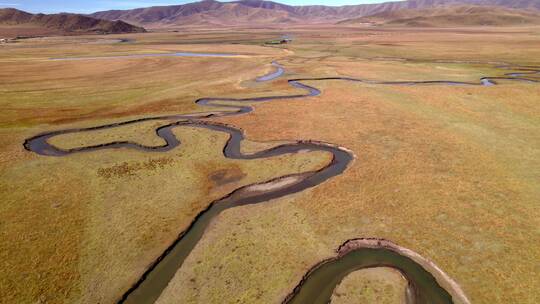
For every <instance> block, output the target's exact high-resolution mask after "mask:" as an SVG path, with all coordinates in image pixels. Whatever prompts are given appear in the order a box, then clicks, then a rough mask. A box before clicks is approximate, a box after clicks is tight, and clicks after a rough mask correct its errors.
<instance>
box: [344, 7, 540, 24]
mask: <svg viewBox="0 0 540 304" xmlns="http://www.w3.org/2000/svg"><path fill="white" fill-rule="evenodd" d="M338 23H339V24H349V25H354V24H377V25H391V26H421V27H450V26H519V25H533V24H540V14H539V13H536V12H528V11H525V10H517V9H509V8H502V7H495V6H471V5H467V6H464V5H459V6H444V7H434V8H425V9H416V10H413V9H405V10H398V11H387V12H381V13H377V14H373V15H370V16H365V17H360V18H353V19H347V20H344V21H341V22H338Z"/></svg>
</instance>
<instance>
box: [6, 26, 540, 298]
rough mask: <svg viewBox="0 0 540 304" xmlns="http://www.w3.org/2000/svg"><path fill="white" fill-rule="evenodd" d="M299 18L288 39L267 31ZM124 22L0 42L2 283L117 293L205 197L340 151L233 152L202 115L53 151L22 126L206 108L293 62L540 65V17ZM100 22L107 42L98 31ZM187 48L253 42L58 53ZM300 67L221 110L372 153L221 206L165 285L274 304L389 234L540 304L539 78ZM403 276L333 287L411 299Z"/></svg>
mask: <svg viewBox="0 0 540 304" xmlns="http://www.w3.org/2000/svg"><path fill="white" fill-rule="evenodd" d="M285 33H287V34H290V35H291V36H292V37H294V41H293V43H291V44H287V45H282V46H279V47H265V46H264V41H267V40H271V39H274V38H275V37H279V36H281V35H282V34H285ZM111 37H114V36H108V37H106V38H105V37H103V38H102V37H99V36H88V37H69V38H63V37H57V38H40V39H30V40H25V41H24V42H21V43H17V44H13V45H6V46H3V47H1V48H0V66H1V69H0V94H1V98H0V104H1V106H2V111H1V113H0V117H1V119H0V194H1V197H2V201H3V203H2V204H1V205H0V219H1V222H0V227H1V229H0V234H1V236H2V237H1V238H0V249H1V250H0V252H1V254H2V259H1V262H0V263H1V264H0V265H1V269H2V270H3V271H2V275H0V290H1V291H2V294H3V297H2V299H1V300H0V302H5V303H13V302H19V303H35V302H38V301H40V302H41V303H72V302H81V303H97V302H101V303H111V302H114V301H116V300H117V299H118V298H119V297H120V296H121V295H122V294H123V293H124V292H125V291H126V290H127V289H128V288H129V287H130V286H132V285H133V284H134V282H136V281H137V280H138V279H139V277H140V276H141V274H142V273H143V272H144V271H145V269H146V268H147V266H148V265H149V264H150V263H152V262H153V261H154V260H155V259H156V258H157V257H158V256H159V255H160V254H161V253H162V252H163V250H164V249H165V248H167V247H168V245H169V244H170V243H171V242H172V241H173V240H174V239H175V238H176V237H177V236H178V234H179V233H180V232H181V231H183V230H184V229H186V227H187V226H188V225H189V223H190V222H191V221H192V219H193V217H194V216H196V215H197V214H198V213H199V212H200V211H202V210H204V209H205V208H206V207H207V205H208V204H209V203H210V202H212V201H214V200H216V199H218V198H220V197H223V196H224V195H226V194H227V193H229V192H231V191H233V190H234V189H237V188H239V187H241V186H243V185H248V184H252V183H257V182H262V181H266V180H269V179H272V178H275V177H279V176H282V175H287V174H293V173H298V172H305V171H310V170H317V169H319V168H321V167H323V166H325V165H326V164H327V163H328V162H329V161H330V159H329V157H330V156H329V155H328V154H327V153H322V152H317V153H301V154H295V155H293V156H291V155H288V156H278V157H273V158H268V159H264V160H231V159H227V158H225V157H224V156H223V154H222V148H223V145H224V143H225V142H226V140H227V137H226V136H225V135H224V134H220V133H216V132H211V131H209V130H201V129H195V128H182V129H177V130H175V131H174V132H175V134H177V135H178V138H181V140H182V145H181V147H178V148H177V149H173V150H171V151H168V152H163V153H156V154H152V153H148V152H142V151H133V150H103V151H96V152H88V153H79V154H73V155H69V156H66V157H61V158H57V157H44V156H40V155H37V154H33V153H31V152H29V151H26V150H25V149H24V147H23V143H24V141H25V139H27V138H30V137H32V136H35V135H37V134H39V133H42V132H47V131H54V130H58V129H68V128H82V127H91V126H96V125H103V124H108V123H114V122H118V121H125V120H131V119H137V118H142V117H148V116H161V115H169V114H178V113H189V112H198V111H201V110H204V111H212V110H218V109H219V108H218V107H216V108H215V109H213V108H211V107H206V108H205V109H201V108H200V107H199V106H197V105H195V104H194V101H195V100H196V99H199V98H202V97H211V96H222V97H224V96H226V97H231V98H242V97H259V96H268V95H291V94H295V93H299V94H301V93H303V92H301V91H300V90H298V89H294V88H291V87H290V86H289V84H288V83H287V81H286V80H287V79H292V78H314V77H334V76H350V77H355V78H362V79H370V80H375V81H430V80H448V81H461V82H475V83H478V82H479V79H480V78H481V77H485V76H503V75H504V74H505V73H510V72H512V70H504V69H501V68H499V67H498V66H499V65H503V64H505V63H510V64H515V65H522V66H540V59H538V58H540V29H539V28H508V29H501V28H498V29H490V28H484V29H477V28H476V29H468V28H461V29H441V30H435V29H431V30H414V31H413V30H408V29H381V30H377V29H359V28H350V27H339V28H335V27H329V28H327V27H325V28H322V27H321V28H311V29H307V28H293V29H287V31H286V32H285V31H284V30H283V29H264V30H263V29H261V30H242V29H223V30H221V31H202V30H201V31H197V32H185V33H149V34H144V35H141V34H136V35H122V36H118V38H129V39H131V40H130V42H129V43H115V42H114V41H113V40H111ZM114 38H116V37H114ZM101 39H106V40H107V41H105V42H104V43H96V42H100V40H101ZM181 51H183V52H219V53H234V54H240V55H241V56H236V57H234V58H218V57H216V58H202V57H189V58H188V57H147V58H117V59H114V58H113V59H92V60H76V61H68V60H66V61H55V60H50V58H58V57H92V56H116V55H130V54H147V53H161V52H162V53H170V52H181ZM403 59H407V60H403ZM273 60H277V61H278V62H279V63H280V64H281V65H283V66H284V67H285V69H286V72H285V74H284V75H283V76H282V77H281V78H278V79H276V80H273V81H271V82H266V83H258V82H256V81H255V79H256V78H257V77H259V76H261V75H264V74H266V73H268V72H271V71H272V70H273V69H274V67H272V65H271V64H270V63H271V62H272V61H273ZM538 76H540V75H535V74H531V75H527V78H528V79H532V80H540V77H538ZM305 83H307V84H308V85H314V86H316V87H317V88H319V89H320V90H321V91H322V94H321V95H320V96H316V97H310V98H308V99H309V101H307V100H306V99H297V100H293V99H291V100H284V101H279V102H275V103H265V104H257V105H255V107H256V111H254V112H252V113H249V114H246V115H242V116H235V117H224V118H214V119H211V120H212V121H219V122H222V123H226V124H230V125H234V126H236V127H238V128H241V129H242V130H244V131H245V133H246V137H247V139H248V141H246V142H244V143H243V144H244V145H243V147H242V148H243V149H245V151H258V150H263V149H268V148H269V147H272V146H277V145H279V144H280V143H282V142H283V141H293V140H308V139H312V140H320V141H324V142H329V143H333V144H336V145H339V146H343V147H347V148H348V149H350V150H351V151H352V152H353V153H354V154H355V156H356V159H355V161H354V162H353V163H352V165H351V166H350V168H349V169H348V170H347V171H345V173H344V174H342V175H340V176H337V177H334V178H333V179H331V180H329V181H327V182H325V183H323V184H321V185H318V186H317V187H315V188H311V189H308V190H305V191H303V192H300V193H296V194H293V195H290V196H286V197H283V198H279V199H276V200H272V201H270V202H267V203H264V204H258V205H253V206H244V207H238V208H233V209H229V210H226V211H225V212H223V213H222V214H221V215H220V216H219V217H217V218H216V219H215V220H214V221H213V222H212V223H211V225H210V227H209V228H208V229H207V231H206V233H205V235H204V236H203V238H202V239H201V241H200V242H199V244H198V245H197V246H196V247H195V249H194V251H193V252H192V253H191V254H190V255H189V257H188V258H187V259H186V261H185V263H184V265H183V266H182V267H181V268H180V269H179V270H178V272H177V273H176V276H175V277H174V279H173V280H172V281H171V283H170V285H169V287H168V288H167V289H166V290H165V292H164V293H163V294H162V296H161V298H160V300H159V303H179V302H181V303H217V302H241V303H279V302H281V301H282V300H283V299H284V298H285V297H286V296H287V295H288V294H289V293H290V292H291V290H292V289H293V288H294V286H296V284H297V283H298V282H299V280H300V279H301V278H302V276H303V275H304V274H305V273H306V271H307V270H308V269H309V268H311V267H312V266H313V265H315V264H317V263H318V262H320V261H321V260H324V259H326V258H329V257H332V256H334V254H335V250H336V248H337V247H338V246H339V245H340V244H342V243H343V242H344V241H345V240H347V239H351V238H358V237H377V238H384V239H388V240H391V241H393V242H395V243H397V244H399V245H401V246H404V247H407V248H409V249H411V250H413V251H415V252H417V253H419V254H420V255H422V256H424V257H426V258H428V259H429V260H431V261H433V262H435V264H437V265H438V266H439V267H440V268H441V269H443V270H444V271H445V272H446V273H448V274H449V275H450V276H451V277H452V278H453V279H454V280H455V281H456V282H458V283H459V285H460V286H461V287H462V289H463V290H464V292H465V293H466V294H467V296H468V297H469V298H470V300H471V302H473V303H537V302H538V300H539V299H540V293H539V292H538V291H537V288H535V287H536V286H538V285H539V284H540V281H539V277H538V275H536V274H537V261H538V260H539V258H540V247H539V246H538V245H537V244H539V243H540V235H539V231H538V227H539V224H540V223H539V218H540V214H539V212H538V210H539V208H538V197H540V187H539V183H538V180H539V178H540V161H539V159H540V153H539V151H540V137H539V135H538V134H540V119H539V117H540V105H539V104H538V101H539V99H540V85H539V84H535V83H527V82H518V81H505V80H501V81H498V85H496V86H492V87H484V86H450V85H444V84H441V85H429V86H397V85H395V86H393V85H378V84H366V83H354V82H347V81H341V80H328V81H317V82H316V83H315V82H313V83H312V82H309V81H306V82H305ZM167 123H168V121H159V120H157V121H149V122H144V123H139V124H134V125H127V126H123V127H120V128H115V129H107V130H98V131H93V132H88V133H84V134H82V135H81V134H78V135H75V134H65V135H61V136H58V137H55V138H53V139H52V140H51V143H54V144H55V145H56V146H58V147H62V148H65V149H69V148H76V147H82V146H89V145H99V144H103V143H108V142H111V141H123V140H129V141H136V142H138V143H141V144H144V145H160V144H162V141H161V139H160V138H159V137H157V136H156V135H155V129H156V127H159V126H160V125H165V124H167ZM384 278H386V283H381V281H384ZM373 282H375V283H373ZM359 284H360V285H362V286H367V287H363V288H359V287H355V286H357V285H359ZM385 284H386V285H385ZM388 286H389V287H388ZM355 288H357V289H355ZM403 288H404V287H403V283H402V282H401V281H400V277H399V276H396V273H394V272H392V271H387V270H384V269H383V270H382V271H380V270H377V271H371V272H366V271H358V272H355V273H353V274H351V276H350V277H348V278H347V279H346V280H344V281H343V284H342V285H340V286H339V288H338V289H336V294H335V295H334V299H335V301H336V303H352V302H353V301H355V299H373V297H375V296H374V292H375V291H377V292H378V291H380V290H381V289H382V290H387V291H388V293H386V296H387V297H383V298H384V299H383V298H377V297H375V299H379V300H381V301H383V300H384V301H393V302H395V301H396V300H395V299H399V300H402V298H400V297H398V296H396V293H397V291H399V290H402V289H403ZM355 292H356V293H355ZM359 292H360V293H359ZM362 292H364V293H362Z"/></svg>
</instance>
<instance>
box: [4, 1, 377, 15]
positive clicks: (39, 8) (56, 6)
mask: <svg viewBox="0 0 540 304" xmlns="http://www.w3.org/2000/svg"><path fill="white" fill-rule="evenodd" d="M188 2H195V1H193V0H191V1H190V0H156V1H152V0H94V1H91V0H79V1H77V0H75V1H66V0H0V8H1V7H14V8H17V9H20V10H24V11H28V12H32V13H57V12H70V13H91V12H95V11H102V10H110V9H130V8H137V7H147V6H155V5H174V4H184V3H188ZM276 2H280V3H286V4H291V5H311V4H324V5H346V4H361V3H378V2H385V0H335V1H325V0H276Z"/></svg>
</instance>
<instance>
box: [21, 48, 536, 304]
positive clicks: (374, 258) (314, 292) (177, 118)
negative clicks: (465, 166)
mask: <svg viewBox="0 0 540 304" xmlns="http://www.w3.org/2000/svg"><path fill="white" fill-rule="evenodd" d="M177 54H196V56H207V55H208V54H200V53H176V54H168V55H167V54H147V55H133V56H135V57H141V56H142V57H147V56H183V55H177ZM133 56H124V57H130V58H132V57H133ZM212 56H230V55H229V54H212ZM93 58H99V59H102V58H113V57H93ZM79 59H81V60H82V59H92V58H69V60H79ZM66 60H68V59H67V58H66ZM272 65H273V66H274V67H276V71H274V72H272V73H270V74H267V75H264V76H261V77H259V78H257V79H256V81H269V80H273V79H276V78H278V77H280V76H281V75H283V73H284V69H283V67H282V66H280V65H279V64H278V63H276V62H273V63H272ZM513 70H518V69H517V68H514V69H513ZM527 71H531V70H527ZM535 71H536V72H539V71H540V70H535ZM510 74H511V73H509V74H506V75H507V76H508V75H510ZM493 79H506V80H518V81H521V80H523V81H531V82H537V81H536V80H531V79H522V78H515V77H511V76H510V77H484V78H482V79H481V80H480V82H479V83H469V82H455V81H444V80H440V81H439V80H436V81H372V80H363V79H356V78H350V77H322V78H301V79H290V80H288V83H289V84H290V85H291V86H292V87H294V88H297V89H301V90H303V91H305V93H303V94H293V95H284V96H265V97H256V98H201V99H198V100H196V101H195V102H196V103H197V104H198V105H200V106H212V107H219V108H221V109H222V110H219V111H213V112H198V113H189V114H178V115H166V116H155V117H146V118H142V119H136V120H130V121H123V122H118V123H113V124H108V125H102V126H97V127H91V128H75V129H64V130H58V131H53V132H48V133H43V134H39V135H37V136H34V137H32V138H29V139H27V140H26V141H25V142H24V147H25V149H27V150H29V151H32V152H35V153H37V154H40V155H44V156H53V157H63V156H67V155H70V154H73V153H82V152H90V151H98V150H103V149H137V150H142V151H146V152H149V153H155V152H164V151H168V150H171V149H174V148H176V147H178V146H179V145H180V144H181V142H180V140H179V139H178V138H176V136H175V135H174V133H173V129H174V128H179V127H196V128H205V129H210V130H212V131H215V132H221V133H226V134H228V135H229V139H228V141H227V143H226V145H225V147H224V148H223V154H224V156H225V157H227V158H231V159H264V158H268V157H272V156H278V155H284V154H294V153H298V152H299V151H325V152H328V153H331V154H332V155H333V158H332V161H331V162H330V163H329V164H327V165H326V166H325V167H323V168H321V169H319V170H317V171H311V172H302V173H297V174H293V175H289V176H284V177H280V178H277V179H274V180H270V181H267V182H265V184H267V185H274V186H275V185H277V186H275V187H270V188H269V190H266V191H255V190H253V189H254V188H255V187H254V185H248V186H244V187H242V188H239V189H236V190H234V191H233V192H231V193H230V194H228V195H227V196H225V197H223V198H221V199H219V200H216V201H214V202H212V203H210V205H209V206H208V208H207V209H205V210H203V211H202V212H200V213H199V214H198V216H197V217H196V218H194V219H193V221H192V223H191V225H190V226H189V228H188V229H186V230H185V231H183V232H181V233H180V234H179V235H178V238H177V239H176V241H175V242H174V243H173V244H171V245H170V246H169V247H168V248H167V250H165V251H164V252H163V253H162V254H161V256H160V257H159V258H157V259H156V260H155V261H154V262H153V263H152V265H150V266H149V268H148V269H147V271H146V272H145V273H144V274H143V275H142V276H141V278H140V279H139V280H138V281H137V282H136V283H134V285H133V286H132V287H131V288H130V289H129V290H127V291H126V292H125V293H124V295H123V296H122V297H121V298H120V299H119V301H118V303H137V304H144V303H154V302H155V301H156V300H157V298H158V297H159V296H160V294H161V293H162V291H163V290H164V289H165V288H166V287H167V285H168V283H169V282H170V280H171V279H172V278H173V276H174V275H175V273H176V272H177V270H178V269H179V268H180V267H181V266H182V264H183V262H184V260H185V259H186V258H187V257H188V256H189V254H190V253H191V251H192V250H193V248H195V246H196V245H197V243H198V242H199V240H200V239H201V238H202V237H203V235H204V232H205V230H206V228H207V227H208V224H209V223H210V222H211V221H212V219H214V218H215V217H216V216H217V215H219V214H220V213H221V212H222V211H223V210H226V209H229V208H235V207H238V206H243V205H248V204H258V203H263V202H266V201H269V200H271V199H275V198H279V197H283V196H286V195H289V194H292V193H297V192H300V191H303V190H305V189H308V188H311V187H315V186H317V185H319V184H321V183H323V182H325V181H326V180H328V179H331V178H333V177H335V176H337V175H340V174H341V173H343V172H344V171H345V170H346V169H347V167H348V165H349V164H350V163H351V161H352V160H353V155H352V153H351V152H349V151H348V150H346V149H344V148H340V147H337V146H335V145H331V144H326V143H321V142H313V141H297V142H296V143H291V144H284V145H280V146H277V147H274V148H271V149H267V150H263V151H260V152H257V153H253V154H243V153H242V152H241V148H240V147H241V143H242V141H243V140H244V135H243V133H242V132H241V130H239V129H237V128H234V127H232V126H228V125H223V124H219V123H212V122H209V121H208V120H207V119H208V118H212V117H222V116H231V115H240V114H244V113H249V112H251V111H253V106H252V105H251V104H253V103H257V102H268V101H277V100H289V99H299V98H306V97H310V96H318V95H320V94H321V91H320V90H318V89H317V88H315V87H312V86H310V85H307V84H305V83H304V82H305V81H324V80H344V81H354V82H362V83H367V84H378V85H483V86H492V85H496V84H497V83H496V82H495V81H494V80H493ZM227 102H231V103H234V104H226V103H227ZM237 103H245V104H246V105H238V104H237ZM149 120H170V121H174V122H172V123H170V124H167V125H164V126H161V127H159V128H157V129H156V134H157V136H159V137H161V138H163V139H164V140H165V144H164V145H162V146H144V145H141V144H138V143H135V142H127V141H125V142H110V143H106V144H102V145H96V146H87V147H80V148H73V149H61V148H58V147H55V146H54V145H52V144H50V143H49V141H48V140H49V139H50V138H52V137H54V136H58V135H61V134H68V133H79V132H89V131H94V130H103V129H110V128H115V127H119V126H123V125H128V124H134V123H139V122H143V121H149ZM281 181H289V182H285V183H283V182H281ZM375 266H388V267H393V268H396V269H398V270H400V271H401V272H402V273H403V274H404V275H405V277H406V278H407V279H408V281H409V284H410V285H411V286H413V287H414V292H415V294H414V298H415V301H416V303H420V304H422V303H452V297H451V296H450V295H449V293H448V292H447V291H446V290H444V289H443V288H442V287H441V286H440V285H439V283H438V282H437V280H436V279H435V278H434V277H433V276H432V275H431V274H430V273H429V272H428V271H427V270H425V269H424V268H423V267H422V266H421V265H419V264H417V263H416V262H414V261H413V260H411V259H409V258H407V257H405V256H401V255H399V254H398V253H396V252H394V251H392V250H388V249H385V248H377V249H366V248H363V249H358V250H354V251H352V252H350V253H348V254H346V255H344V256H340V257H339V258H336V259H333V260H332V261H330V262H327V263H323V264H322V265H319V266H318V267H316V268H315V269H314V270H313V271H312V272H310V273H308V276H307V278H306V280H305V281H303V282H302V283H301V284H300V285H299V286H297V288H296V289H295V291H294V294H293V295H294V296H293V297H291V298H289V299H287V300H286V301H287V303H328V301H329V300H330V297H331V294H332V291H333V290H334V288H335V287H336V285H337V284H338V283H339V282H340V281H341V280H342V279H343V277H344V276H346V275H347V274H348V273H350V272H352V271H354V270H358V269H362V268H369V267H375ZM269 275H270V274H269Z"/></svg>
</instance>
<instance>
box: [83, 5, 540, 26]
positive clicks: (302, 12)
mask: <svg viewBox="0 0 540 304" xmlns="http://www.w3.org/2000/svg"><path fill="white" fill-rule="evenodd" d="M459 4H461V5H463V4H466V5H479V6H500V7H505V8H517V9H527V10H538V11H540V1H538V0H408V1H394V2H383V3H376V4H359V5H345V6H325V5H307V6H292V5H286V4H281V3H278V2H273V1H263V0H239V1H232V2H219V1H215V0H204V1H200V2H192V3H187V4H182V5H171V6H153V7H146V8H137V9H132V10H110V11H101V12H96V13H93V14H90V16H92V17H96V18H100V19H106V20H123V21H125V22H129V23H132V24H136V25H140V26H148V27H168V26H189V25H202V24H212V25H235V24H288V23H335V22H338V21H340V20H344V19H351V18H357V17H362V16H367V15H372V14H376V13H380V12H384V11H395V10H402V9H422V8H428V7H436V6H443V5H459Z"/></svg>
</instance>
